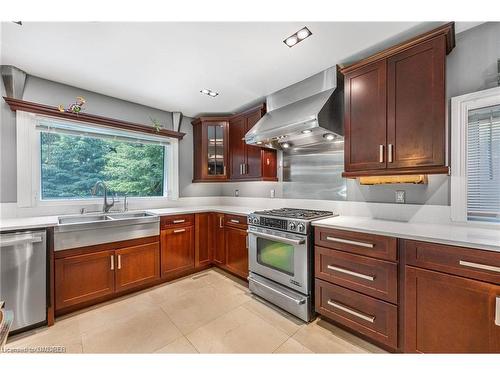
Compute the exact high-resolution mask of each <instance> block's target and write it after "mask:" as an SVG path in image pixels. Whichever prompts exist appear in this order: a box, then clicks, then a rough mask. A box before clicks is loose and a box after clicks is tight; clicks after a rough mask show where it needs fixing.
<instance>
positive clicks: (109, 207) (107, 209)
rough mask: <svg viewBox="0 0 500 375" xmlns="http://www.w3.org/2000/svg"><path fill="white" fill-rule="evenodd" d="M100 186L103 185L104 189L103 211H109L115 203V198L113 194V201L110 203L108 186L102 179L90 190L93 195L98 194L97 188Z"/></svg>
mask: <svg viewBox="0 0 500 375" xmlns="http://www.w3.org/2000/svg"><path fill="white" fill-rule="evenodd" d="M99 187H102V188H103V189H104V203H103V205H102V211H103V212H109V210H110V209H111V207H113V206H114V205H115V198H114V197H113V196H111V199H112V201H111V203H108V187H107V186H106V184H105V183H104V182H102V181H97V182H96V183H95V185H94V187H93V188H92V190H91V191H90V192H91V194H92V195H96V194H97V189H99Z"/></svg>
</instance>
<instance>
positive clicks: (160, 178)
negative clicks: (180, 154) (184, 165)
mask: <svg viewBox="0 0 500 375" xmlns="http://www.w3.org/2000/svg"><path fill="white" fill-rule="evenodd" d="M17 123H18V126H17V130H18V137H17V142H18V204H19V205H20V206H21V207H31V206H34V205H36V204H37V202H40V203H42V202H47V203H49V202H54V204H55V203H57V202H63V201H75V200H88V201H90V200H95V199H99V200H100V199H102V198H101V196H102V190H100V191H99V197H95V196H93V195H92V192H91V190H92V188H93V187H94V185H95V184H96V182H97V181H103V182H104V183H105V184H106V186H107V187H108V192H109V193H110V194H112V195H117V196H123V195H127V196H128V197H136V198H155V197H156V198H167V197H168V198H177V190H178V189H177V173H178V165H177V140H176V139H169V138H165V137H160V136H157V135H154V134H151V135H150V134H144V133H138V132H132V131H126V130H120V129H115V128H109V127H102V126H98V125H94V124H86V123H76V122H71V121H67V120H59V119H54V118H47V117H40V116H37V115H33V114H30V113H26V112H21V111H18V119H17ZM21 150H29V152H22V151H21ZM19 172H20V173H19Z"/></svg>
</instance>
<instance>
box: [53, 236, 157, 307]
mask: <svg viewBox="0 0 500 375" xmlns="http://www.w3.org/2000/svg"><path fill="white" fill-rule="evenodd" d="M127 245H129V246H127ZM55 257H56V259H55V261H54V265H55V267H54V274H55V275H54V276H55V277H54V278H55V282H54V284H55V285H54V294H55V310H56V314H57V315H59V314H61V313H65V312H69V311H71V310H76V309H78V308H81V307H85V306H88V305H91V304H92V303H97V302H100V301H104V300H106V299H109V298H111V297H113V296H114V295H118V294H120V293H124V292H126V291H128V290H132V289H140V288H141V287H144V286H148V285H152V284H154V283H155V282H156V281H158V280H159V277H160V245H159V242H158V236H153V237H148V238H145V239H136V240H130V241H123V242H116V243H108V244H102V245H97V246H90V247H87V248H78V249H70V250H64V251H61V252H56V254H55Z"/></svg>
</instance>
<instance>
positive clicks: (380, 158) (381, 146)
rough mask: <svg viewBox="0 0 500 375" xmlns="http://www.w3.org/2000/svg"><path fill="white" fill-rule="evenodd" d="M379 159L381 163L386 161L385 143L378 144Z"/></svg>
mask: <svg viewBox="0 0 500 375" xmlns="http://www.w3.org/2000/svg"><path fill="white" fill-rule="evenodd" d="M378 161H379V163H383V162H384V145H379V146H378Z"/></svg>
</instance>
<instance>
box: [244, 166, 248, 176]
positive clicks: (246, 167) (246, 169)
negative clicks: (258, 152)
mask: <svg viewBox="0 0 500 375" xmlns="http://www.w3.org/2000/svg"><path fill="white" fill-rule="evenodd" d="M243 165H244V167H245V170H244V172H245V174H248V164H243Z"/></svg>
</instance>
